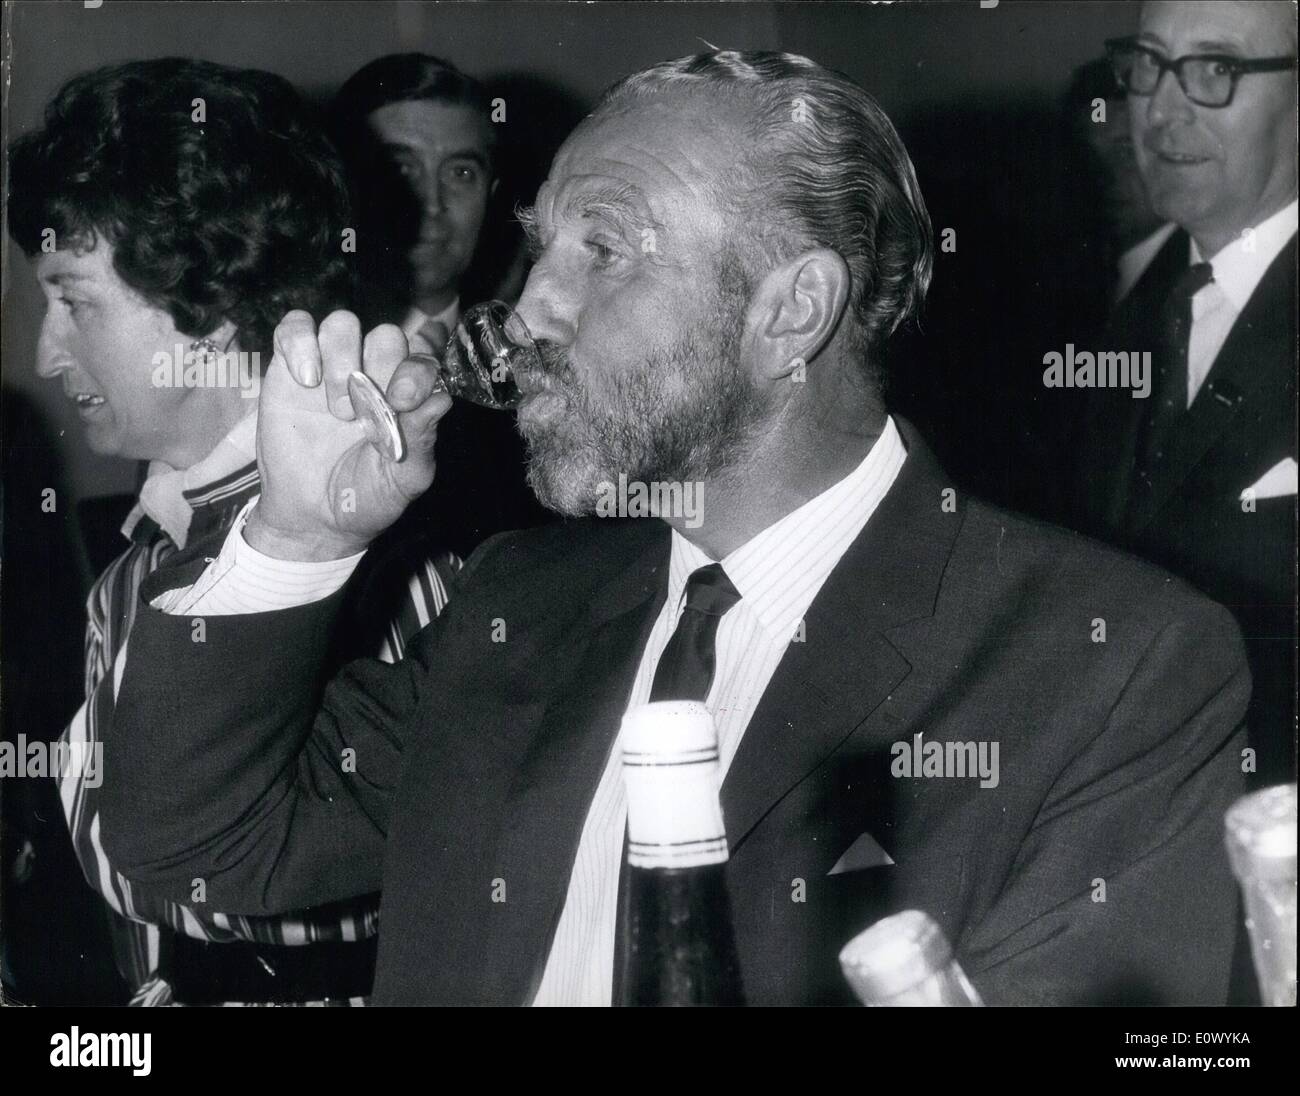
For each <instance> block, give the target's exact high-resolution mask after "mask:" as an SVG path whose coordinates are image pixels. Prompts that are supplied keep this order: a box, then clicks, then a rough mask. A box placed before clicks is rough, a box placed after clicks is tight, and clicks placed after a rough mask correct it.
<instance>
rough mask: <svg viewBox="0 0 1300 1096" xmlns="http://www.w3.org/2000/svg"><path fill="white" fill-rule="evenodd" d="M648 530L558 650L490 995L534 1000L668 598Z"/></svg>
mask: <svg viewBox="0 0 1300 1096" xmlns="http://www.w3.org/2000/svg"><path fill="white" fill-rule="evenodd" d="M641 524H642V525H643V526H646V527H647V528H648V530H649V531H650V538H649V540H648V541H645V540H642V541H641V542H640V543H641V545H642V548H641V551H640V552H639V554H638V555H637V556H635V558H633V559H632V560H631V562H630V563H621V564H617V565H614V566H613V567H612V571H611V574H610V577H609V579H608V581H607V582H606V583H605V584H604V585H603V586H602V587H601V588H599V589H598V590H597V591H596V593H595V595H594V596H593V597H592V599H591V602H590V608H589V611H588V613H587V614H586V616H585V617H583V618H582V619H581V620H579V621H578V622H577V624H576V626H575V627H574V629H573V630H572V632H571V633H570V634H571V635H572V637H573V640H572V643H571V644H570V645H569V647H568V648H567V649H566V650H564V651H556V652H554V665H555V667H556V672H557V673H560V674H563V675H564V678H563V681H562V682H561V683H560V684H558V685H557V687H556V690H555V692H554V694H553V695H552V697H551V699H549V700H548V701H547V704H546V708H545V712H544V714H543V715H542V717H541V719H540V720H539V721H538V723H537V726H536V729H535V731H534V732H533V733H532V734H531V735H530V736H529V737H528V738H527V739H526V741H524V742H523V743H522V744H521V748H522V755H521V756H520V758H519V760H518V767H517V770H516V773H515V776H514V778H513V780H512V782H511V785H510V790H509V792H508V794H507V797H506V801H505V804H504V806H503V809H502V837H501V841H500V843H499V845H498V848H497V854H496V858H495V860H494V863H495V864H496V865H497V872H498V874H499V875H500V876H501V877H502V878H503V879H504V880H505V881H506V887H507V893H506V901H505V903H504V906H503V908H502V910H501V911H500V913H501V916H499V917H494V918H493V919H492V921H491V927H490V929H489V931H488V934H487V939H486V940H485V941H484V952H483V955H484V959H485V961H486V963H485V967H486V969H485V970H484V971H483V972H482V974H481V977H482V979H483V980H484V982H485V983H487V984H485V985H484V986H483V990H484V993H485V994H486V998H485V999H490V1000H499V1001H515V1002H527V1001H530V1000H531V999H532V997H533V996H534V994H535V993H536V990H537V986H538V984H539V983H540V981H541V977H542V974H543V971H544V968H545V962H546V957H547V954H548V953H549V949H550V942H551V939H552V936H553V934H554V931H555V925H556V922H557V920H558V918H559V915H560V912H561V909H562V907H563V902H564V896H565V894H566V892H567V890H568V885H569V876H570V875H571V873H572V871H573V863H574V859H575V857H576V855H577V849H578V841H579V838H580V837H581V835H582V827H583V824H584V822H585V821H586V817H587V811H588V809H589V807H590V806H591V800H592V795H593V794H594V792H595V789H596V786H597V784H598V783H599V781H600V777H601V774H602V772H603V771H604V768H605V764H606V761H607V760H608V757H609V750H610V747H611V745H612V743H613V741H614V738H615V736H616V735H617V733H618V729H619V725H620V722H621V720H622V716H623V711H624V709H625V708H626V706H627V698H628V695H629V693H630V691H631V688H632V683H633V681H634V679H635V676H636V671H637V666H638V663H639V659H640V653H641V651H642V649H643V648H644V646H645V642H646V639H647V637H648V633H649V631H650V629H651V628H652V627H653V625H654V621H655V618H656V616H657V615H658V612H659V610H660V608H661V607H662V605H663V600H664V597H665V596H666V590H667V563H668V552H669V544H670V537H669V531H668V527H667V526H666V525H661V524H660V523H658V522H655V523H654V525H653V526H649V525H648V524H647V523H644V522H642V523H641ZM495 956H500V957H504V959H505V960H507V961H504V962H501V963H497V962H493V961H492V957H495Z"/></svg>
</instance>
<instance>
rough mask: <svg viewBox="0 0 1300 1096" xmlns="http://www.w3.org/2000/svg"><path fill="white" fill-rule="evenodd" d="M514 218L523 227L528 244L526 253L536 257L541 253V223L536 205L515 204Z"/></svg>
mask: <svg viewBox="0 0 1300 1096" xmlns="http://www.w3.org/2000/svg"><path fill="white" fill-rule="evenodd" d="M515 220H516V221H518V222H519V227H520V228H521V229H523V233H524V240H525V241H526V242H527V244H528V253H529V254H530V255H531V256H532V257H533V258H534V259H536V258H537V257H538V256H539V255H540V254H541V253H542V224H541V216H540V215H539V214H538V212H537V207H536V206H535V205H521V206H516V207H515Z"/></svg>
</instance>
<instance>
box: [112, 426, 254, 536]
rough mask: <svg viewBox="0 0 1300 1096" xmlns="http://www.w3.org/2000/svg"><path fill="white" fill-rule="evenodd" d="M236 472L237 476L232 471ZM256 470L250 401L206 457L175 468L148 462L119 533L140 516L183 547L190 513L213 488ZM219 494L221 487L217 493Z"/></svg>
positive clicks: (137, 522) (130, 533) (131, 527)
mask: <svg viewBox="0 0 1300 1096" xmlns="http://www.w3.org/2000/svg"><path fill="white" fill-rule="evenodd" d="M236 473H239V475H238V476H235V474H236ZM256 475H257V407H256V405H254V406H253V407H252V408H251V409H250V410H249V412H248V414H246V415H245V416H244V417H243V418H242V419H240V420H239V422H237V423H236V424H235V426H234V428H233V429H232V430H231V431H230V433H228V434H227V435H226V436H225V437H224V438H222V439H221V440H220V441H219V442H217V444H216V446H215V447H214V448H213V450H212V452H210V453H209V454H208V455H207V456H206V457H204V458H203V459H202V460H200V461H197V462H195V463H194V464H192V465H190V466H189V467H188V468H183V469H177V468H173V467H172V466H171V465H169V464H166V463H164V462H163V461H160V460H156V461H151V462H150V464H149V473H148V476H147V477H146V479H145V481H144V486H143V487H141V488H140V498H139V499H138V500H137V502H136V505H135V507H134V508H133V509H132V511H131V513H130V514H129V515H127V519H126V523H125V524H124V525H123V526H122V534H123V535H124V536H125V537H127V538H128V539H135V538H134V533H135V531H136V529H137V528H138V527H139V526H140V522H141V521H142V519H144V518H149V519H151V520H152V521H153V522H154V523H155V524H156V525H157V526H158V527H159V528H161V529H162V531H163V532H164V533H166V534H167V535H168V536H169V537H171V539H172V540H173V541H174V542H175V544H176V547H178V548H184V547H185V543H186V541H187V540H188V539H189V532H190V523H191V520H192V519H193V516H194V512H195V511H196V510H198V509H199V508H200V507H201V506H204V505H206V504H207V503H208V502H209V501H211V496H212V493H213V492H212V488H213V487H214V486H216V485H217V484H218V483H219V482H220V481H223V480H229V479H231V477H232V476H234V478H235V479H237V480H238V481H239V483H240V484H242V483H243V481H244V480H245V479H247V478H249V476H252V477H253V478H256ZM222 494H223V497H224V494H225V492H222Z"/></svg>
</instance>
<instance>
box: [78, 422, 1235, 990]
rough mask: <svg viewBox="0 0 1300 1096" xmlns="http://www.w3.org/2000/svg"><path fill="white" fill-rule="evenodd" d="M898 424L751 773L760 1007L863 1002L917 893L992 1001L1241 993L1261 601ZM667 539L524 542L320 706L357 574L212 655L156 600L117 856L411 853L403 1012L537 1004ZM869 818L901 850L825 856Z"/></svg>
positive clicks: (237, 879) (360, 873)
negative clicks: (1242, 872)
mask: <svg viewBox="0 0 1300 1096" xmlns="http://www.w3.org/2000/svg"><path fill="white" fill-rule="evenodd" d="M900 425H901V426H902V427H903V430H904V438H905V441H906V443H907V445H908V448H909V456H908V458H907V461H906V462H905V464H904V466H903V469H902V471H901V473H900V475H899V478H898V480H897V481H896V482H895V484H894V486H893V488H892V489H891V490H890V492H889V493H888V495H887V497H886V498H885V499H884V501H883V502H882V504H881V506H880V508H879V510H878V511H877V512H876V514H875V515H874V516H873V518H872V520H871V521H870V522H869V523H868V525H867V527H866V528H865V529H864V531H863V532H862V534H861V535H860V536H859V537H858V538H857V540H856V541H855V542H854V543H853V545H852V546H851V547H850V549H849V551H848V552H847V554H846V555H845V556H844V558H843V559H842V560H841V561H840V563H839V565H838V566H837V567H836V568H835V570H834V572H833V573H832V575H831V576H830V578H829V580H828V581H827V583H826V585H825V586H824V588H823V589H822V590H821V592H820V594H819V595H818V597H817V598H816V600H815V601H814V603H813V605H812V607H811V609H810V611H809V613H808V616H807V619H806V638H805V640H804V641H803V642H794V643H792V644H791V645H790V648H789V651H788V652H787V654H786V656H785V658H784V659H783V660H782V662H781V664H780V666H779V667H778V669H777V671H776V674H775V675H774V677H773V679H772V681H771V682H770V684H769V686H768V688H767V690H766V692H765V693H764V695H763V697H762V700H761V703H760V704H759V707H758V709H757V711H756V712H755V714H754V717H753V719H752V721H751V722H750V724H749V727H748V730H747V732H746V734H745V737H744V739H743V741H742V743H741V746H740V748H739V751H738V753H737V754H736V756H735V759H734V761H733V763H732V765H731V768H730V771H729V774H728V776H727V780H726V783H725V786H724V787H723V791H722V803H723V811H724V816H725V820H726V826H727V833H728V837H729V839H730V844H731V849H732V856H731V861H730V865H729V867H728V880H729V883H728V885H729V888H730V892H731V901H732V910H733V916H734V924H735V931H736V939H737V945H738V949H739V955H740V962H741V967H742V973H743V978H744V982H745V988H746V992H747V995H748V1000H749V1001H750V1002H752V1003H758V1004H776V1003H782V1004H811V1003H826V1002H840V1001H845V1000H847V999H848V991H847V989H846V987H845V984H844V982H843V980H842V979H841V976H840V973H839V969H838V964H837V961H836V955H837V952H838V949H839V948H840V947H841V946H842V945H843V944H844V943H845V942H846V941H847V940H848V939H849V938H850V937H851V936H852V935H853V934H855V933H856V932H858V931H859V930H861V929H862V928H864V927H866V926H867V925H868V924H870V923H872V922H873V921H874V920H875V919H877V918H878V917H880V916H883V915H885V914H886V913H889V912H892V911H896V910H899V909H903V908H911V907H919V908H921V909H924V910H927V911H928V912H929V913H930V914H931V915H933V916H934V917H935V918H936V919H937V920H938V921H939V923H940V924H941V925H942V926H943V928H944V929H945V931H946V932H947V934H948V935H949V937H950V938H951V939H952V940H953V941H954V942H955V944H956V946H957V949H958V953H959V958H960V960H961V962H962V963H963V964H964V966H965V968H966V970H967V971H968V973H969V974H970V975H971V977H972V980H973V981H974V983H975V985H976V986H977V987H978V988H979V989H980V990H981V991H982V992H983V993H984V994H985V995H986V998H987V1000H989V1001H990V1002H995V1003H1002V1002H1024V1003H1030V1002H1033V1003H1037V1002H1060V1003H1063V1002H1114V1001H1121V1000H1127V1001H1133V1000H1137V1001H1158V1002H1189V1003H1213V1002H1221V1001H1222V1000H1223V997H1224V994H1225V987H1226V982H1227V971H1228V960H1229V953H1230V950H1231V945H1232V939H1233V915H1234V910H1235V888H1234V885H1233V883H1232V881H1231V878H1230V876H1229V873H1228V869H1227V866H1226V863H1225V857H1224V852H1223V841H1222V816H1223V811H1224V809H1225V808H1226V807H1227V806H1228V804H1229V803H1230V801H1231V800H1232V799H1233V798H1234V796H1235V795H1236V794H1237V793H1238V791H1239V786H1240V777H1239V773H1238V758H1237V752H1238V750H1239V748H1240V746H1241V740H1240V736H1239V735H1238V734H1237V728H1238V726H1239V722H1240V719H1241V716H1242V713H1243V712H1244V710H1245V706H1246V702H1247V697H1248V693H1249V675H1248V672H1247V670H1246V666H1245V661H1244V655H1243V652H1242V649H1241V645H1240V640H1239V637H1238V634H1237V630H1236V627H1235V625H1234V624H1233V622H1232V619H1231V617H1229V616H1228V614H1227V613H1225V612H1224V611H1223V610H1222V609H1220V608H1219V607H1218V606H1216V605H1214V604H1212V603H1211V602H1209V601H1207V600H1206V599H1204V598H1202V597H1200V596H1199V595H1197V594H1195V593H1193V592H1192V591H1191V590H1189V589H1188V588H1187V587H1186V586H1184V585H1183V584H1182V583H1180V582H1178V581H1177V580H1175V579H1172V578H1170V577H1169V576H1167V575H1165V574H1164V573H1162V572H1160V571H1157V570H1156V569H1154V568H1152V567H1149V566H1148V565H1146V564H1143V563H1140V562H1138V561H1136V560H1133V559H1130V558H1126V557H1124V556H1121V555H1119V554H1117V553H1115V552H1113V551H1111V550H1109V549H1105V548H1102V547H1100V546H1098V545H1096V544H1094V543H1092V542H1090V541H1087V540H1085V539H1084V538H1082V537H1080V536H1077V535H1074V534H1070V533H1065V532H1062V531H1059V530H1055V529H1052V528H1050V527H1048V526H1044V525H1041V524H1038V523H1035V522H1032V521H1029V520H1027V519H1023V518H1020V517H1016V516H1013V515H1011V514H1008V513H1004V512H1002V511H999V510H996V509H993V508H990V507H988V506H986V505H984V504H981V503H980V502H978V501H972V500H966V499H959V500H958V505H957V507H956V510H955V511H954V512H949V510H950V509H951V508H949V509H945V507H944V500H945V495H944V488H946V487H948V486H949V482H950V481H949V480H948V479H947V478H946V477H945V476H944V475H943V474H942V472H941V471H940V470H939V468H938V467H937V465H936V464H935V463H934V461H933V458H932V457H931V456H930V454H929V452H928V450H927V449H926V448H925V446H924V445H923V444H922V443H921V441H920V440H919V438H917V437H916V436H915V434H914V432H912V431H911V429H910V427H908V426H907V425H906V424H905V423H901V424H900ZM668 555H669V533H668V529H667V527H666V526H664V525H662V524H661V523H659V522H657V521H654V520H648V521H647V520H642V521H635V520H633V521H622V522H616V521H608V520H606V521H600V520H585V521H577V522H569V523H564V524H559V525H554V526H548V527H545V528H542V529H536V530H532V531H530V532H528V533H524V534H507V535H504V536H502V537H499V538H496V539H494V540H493V541H491V542H489V543H488V544H486V545H484V546H483V548H482V549H481V550H480V551H479V552H478V553H477V554H476V555H475V557H474V558H473V559H472V560H471V561H470V563H469V564H468V565H467V577H466V581H465V582H464V584H463V586H462V588H461V589H460V590H458V591H457V593H456V594H454V595H453V597H452V601H451V605H450V607H449V609H448V610H447V611H445V612H444V613H443V614H442V616H440V617H439V618H438V620H437V621H435V622H434V623H433V624H432V625H431V626H430V627H429V628H428V629H427V630H426V631H425V632H424V633H421V638H420V640H419V641H418V642H417V643H415V644H413V645H412V647H411V649H410V653H409V654H408V657H407V659H406V660H405V661H404V662H403V663H402V664H401V665H399V666H396V667H389V666H384V665H382V664H377V663H372V662H363V663H355V664H352V665H351V666H350V667H349V668H348V669H347V670H346V671H345V672H344V673H343V675H342V676H341V677H339V678H336V679H335V680H334V681H333V682H332V683H330V684H329V685H328V687H327V688H325V690H324V693H323V696H322V693H321V689H322V686H323V682H322V681H321V680H320V674H319V670H318V669H317V667H318V666H319V665H320V661H321V658H322V651H323V650H324V649H325V647H326V646H327V644H328V638H329V634H330V631H331V627H332V617H333V613H334V611H335V610H334V603H335V602H336V601H337V597H336V598H332V599H329V600H328V601H326V602H321V603H317V604H314V605H309V606H304V607H302V608H297V609H291V610H286V611H283V612H278V613H271V614H262V615H259V616H255V617H251V618H250V617H226V618H219V617H216V618H209V619H208V621H207V642H206V643H204V644H196V643H193V642H191V638H190V637H191V627H190V622H189V620H188V618H185V617H173V616H165V615H163V614H162V613H159V612H157V611H152V610H148V609H142V612H141V616H140V618H139V619H138V621H137V624H136V628H135V631H134V633H133V635H132V638H131V650H130V657H129V660H128V665H127V668H126V673H125V679H124V682H123V685H122V689H121V694H120V698H119V702H118V719H119V723H118V727H117V729H116V731H115V733H114V735H113V736H112V738H111V739H110V740H109V749H108V753H107V755H106V759H105V769H106V774H107V775H106V778H105V788H106V789H108V788H109V786H110V785H111V792H109V794H108V802H107V803H106V804H105V807H104V812H103V817H104V840H105V845H106V846H107V848H108V851H109V855H110V856H112V857H113V858H114V860H115V862H116V863H117V864H118V865H119V866H120V867H121V869H122V870H123V871H124V872H126V873H127V874H128V875H130V876H131V877H132V878H134V879H135V880H137V881H138V882H139V883H140V884H141V885H142V886H145V887H151V888H155V889H159V890H162V891H165V892H167V893H169V894H171V895H174V896H176V897H177V898H180V899H185V898H187V897H188V894H189V891H190V887H191V880H192V879H193V878H195V877H198V876H201V877H203V878H204V879H205V880H206V882H207V897H208V901H209V903H211V904H212V905H213V906H214V907H216V908H231V909H239V910H244V911H247V912H269V911H271V910H276V909H291V908H296V907H300V906H303V905H308V904H312V903H319V902H323V901H328V900H330V899H332V898H338V897H340V896H342V895H345V894H353V893H359V892H361V891H364V890H366V889H368V888H371V887H374V886H377V885H379V884H380V882H381V878H382V884H383V890H384V900H383V927H382V931H381V943H380V956H379V967H378V974H377V980H376V988H375V996H376V1000H377V1001H379V1002H381V1003H387V1004H410V1003H460V1004H464V1003H522V1002H526V1001H528V1000H529V999H530V997H531V994H532V993H533V991H534V990H535V988H536V986H537V984H538V981H539V979H540V976H541V973H542V970H543V966H544V963H545V960H546V956H547V954H548V950H549V946H550V941H551V938H552V934H553V932H554V929H555V925H556V921H557V918H558V916H559V913H560V909H561V905H562V902H563V899H564V895H565V891H566V888H567V884H568V879H569V875H570V870H571V866H572V863H573V858H574V855H575V850H576V847H577V842H578V838H579V834H580V832H581V829H582V825H583V821H584V817H585V814H586V811H587V808H588V805H589V803H590V800H591V797H592V794H593V792H594V790H595V786H596V783H597V781H598V779H599V776H600V773H601V770H602V767H603V766H604V764H605V760H606V757H607V755H608V750H609V749H610V746H611V743H612V741H613V739H614V736H615V733H616V732H617V730H618V727H619V721H620V718H621V716H622V713H623V710H624V707H625V705H626V702H627V697H628V693H629V690H630V688H631V685H632V680H633V677H634V675H635V672H636V668H637V663H638V660H639V658H640V654H641V651H642V647H643V645H644V642H645V639H646V637H647V634H648V631H649V629H650V627H651V624H652V623H653V621H654V619H655V615H656V614H657V613H658V611H659V609H660V607H661V605H662V602H663V598H664V596H665V595H664V591H665V584H666V577H667V576H666V572H667V561H668ZM196 573H197V569H196V567H190V568H188V569H184V570H181V571H173V572H172V573H171V575H170V579H168V578H167V576H165V575H162V574H159V575H157V576H155V580H154V586H153V587H152V588H151V589H150V590H149V591H148V596H155V595H156V594H157V593H158V592H159V591H160V590H161V589H163V588H165V586H166V585H169V584H170V585H177V584H181V583H187V582H190V581H193V578H194V576H195V574H196ZM1099 620H1104V621H1105V640H1104V642H1095V641H1094V637H1097V636H1099V635H1100V634H1101V633H1100V631H1099V623H1098V622H1099ZM502 622H503V623H504V626H505V629H506V635H505V641H504V642H493V634H494V629H495V628H497V626H498V625H499V624H500V623H502ZM496 634H497V635H498V636H499V635H500V632H499V629H498V630H497V632H496ZM236 665H238V666H239V670H238V672H237V673H234V672H231V669H232V668H233V667H234V666H236ZM916 734H924V741H932V742H946V741H954V742H967V741H975V742H978V741H981V740H982V741H987V742H995V743H997V744H998V747H999V752H1000V764H999V782H998V784H997V786H996V787H993V788H981V787H980V786H979V781H978V780H977V779H973V778H964V779H963V778H939V777H931V778H916V779H909V778H896V777H894V776H891V773H890V769H891V762H892V761H893V755H892V751H891V746H892V745H893V744H894V743H896V742H910V741H911V740H912V737H913V736H914V735H916ZM348 748H352V749H354V750H355V762H356V764H355V768H356V771H355V772H347V771H343V770H344V768H345V766H343V765H342V764H341V761H340V759H341V758H343V757H344V751H345V750H346V749H348ZM182 771H183V772H185V774H186V776H185V779H184V780H183V781H178V780H175V779H173V774H175V773H177V772H182ZM863 833H869V834H870V835H871V836H872V837H873V838H874V839H875V840H876V841H877V842H878V843H879V844H880V845H881V846H882V847H883V848H884V849H885V850H886V851H887V852H888V853H889V856H890V857H891V858H892V859H893V861H894V864H893V865H889V866H884V867H872V868H868V869H866V870H862V871H856V872H847V873H837V874H828V873H829V872H830V871H831V868H832V867H833V866H834V865H835V864H836V862H837V860H838V859H839V858H840V857H841V855H842V854H843V853H844V851H845V850H846V849H847V848H849V847H850V846H851V845H852V844H853V842H854V841H855V840H856V839H857V838H859V837H860V835H862V834H863ZM497 880H502V881H504V886H505V901H494V900H493V898H494V887H499V886H500V884H498V883H496V881H497ZM799 881H802V882H803V887H802V888H800V886H799ZM800 890H802V892H803V893H802V895H800ZM496 896H497V897H498V898H499V897H500V893H499V891H498V893H497V895H496ZM799 897H802V899H803V900H802V901H799V900H796V899H797V898H799ZM1103 899H1104V900H1103Z"/></svg>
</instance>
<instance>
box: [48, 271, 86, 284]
mask: <svg viewBox="0 0 1300 1096" xmlns="http://www.w3.org/2000/svg"><path fill="white" fill-rule="evenodd" d="M94 280H95V279H94V278H93V277H92V276H91V275H89V274H75V273H73V272H72V271H71V270H63V271H59V272H57V273H54V274H45V275H43V276H42V277H41V281H43V282H48V283H49V284H50V285H62V284H63V283H64V282H93V281H94Z"/></svg>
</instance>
